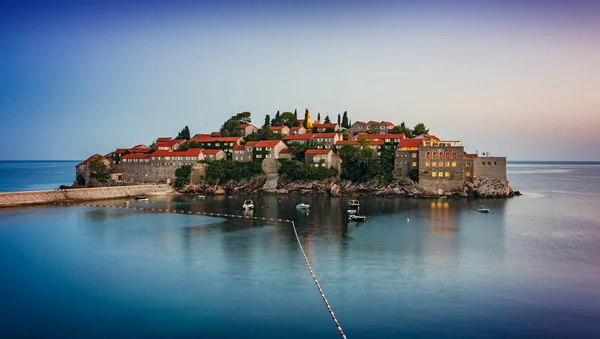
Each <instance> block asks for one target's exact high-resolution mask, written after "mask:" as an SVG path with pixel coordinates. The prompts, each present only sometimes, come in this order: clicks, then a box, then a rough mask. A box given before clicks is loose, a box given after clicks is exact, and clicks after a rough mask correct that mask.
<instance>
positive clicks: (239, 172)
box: [206, 160, 262, 185]
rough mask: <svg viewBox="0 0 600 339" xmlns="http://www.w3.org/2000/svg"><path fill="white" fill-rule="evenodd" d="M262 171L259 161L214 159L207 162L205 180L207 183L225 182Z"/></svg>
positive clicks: (238, 179)
mask: <svg viewBox="0 0 600 339" xmlns="http://www.w3.org/2000/svg"><path fill="white" fill-rule="evenodd" d="M260 173H262V168H261V163H260V162H258V161H252V162H237V161H233V162H232V161H226V160H216V161H212V162H210V163H208V168H207V169H206V182H207V183H208V184H211V185H213V184H216V183H219V182H221V183H225V182H227V181H229V180H233V181H240V180H243V179H249V178H252V177H254V176H256V175H257V174H260Z"/></svg>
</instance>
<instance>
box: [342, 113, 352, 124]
mask: <svg viewBox="0 0 600 339" xmlns="http://www.w3.org/2000/svg"><path fill="white" fill-rule="evenodd" d="M350 126H352V124H350V123H349V122H348V112H346V111H344V117H343V118H342V127H343V128H350Z"/></svg>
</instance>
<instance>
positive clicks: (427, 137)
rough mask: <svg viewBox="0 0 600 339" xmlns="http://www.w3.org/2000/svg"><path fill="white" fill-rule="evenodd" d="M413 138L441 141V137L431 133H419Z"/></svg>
mask: <svg viewBox="0 0 600 339" xmlns="http://www.w3.org/2000/svg"><path fill="white" fill-rule="evenodd" d="M413 139H430V140H436V141H440V139H439V138H438V137H436V136H435V135H431V134H421V135H417V136H416V137H414V138H413Z"/></svg>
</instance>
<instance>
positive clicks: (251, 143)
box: [244, 141, 258, 147]
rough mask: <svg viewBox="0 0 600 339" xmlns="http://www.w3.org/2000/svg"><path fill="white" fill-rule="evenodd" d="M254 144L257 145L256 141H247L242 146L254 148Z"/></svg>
mask: <svg viewBox="0 0 600 339" xmlns="http://www.w3.org/2000/svg"><path fill="white" fill-rule="evenodd" d="M256 144H258V141H248V142H247V143H245V144H244V146H252V147H254V146H256Z"/></svg>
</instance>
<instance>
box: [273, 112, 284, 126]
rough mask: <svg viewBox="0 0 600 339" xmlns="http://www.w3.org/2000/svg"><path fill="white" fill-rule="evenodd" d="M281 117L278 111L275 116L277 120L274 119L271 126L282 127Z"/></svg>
mask: <svg viewBox="0 0 600 339" xmlns="http://www.w3.org/2000/svg"><path fill="white" fill-rule="evenodd" d="M281 125H282V123H281V115H280V114H279V111H277V113H276V114H275V118H273V120H271V126H281Z"/></svg>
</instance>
